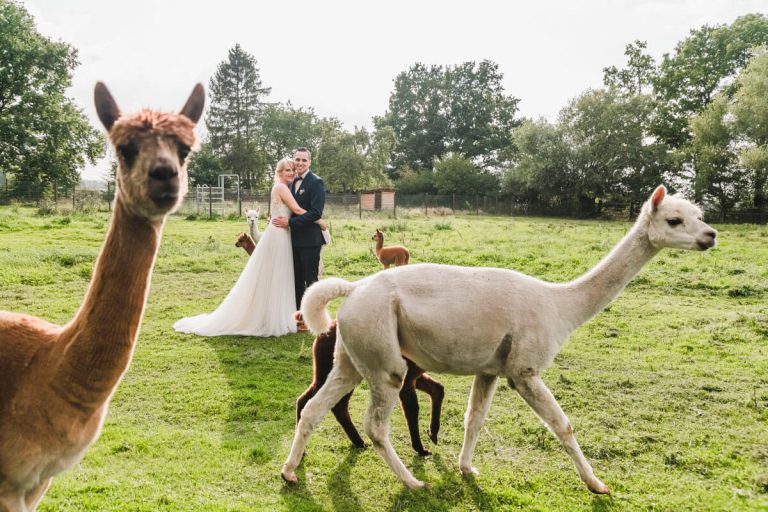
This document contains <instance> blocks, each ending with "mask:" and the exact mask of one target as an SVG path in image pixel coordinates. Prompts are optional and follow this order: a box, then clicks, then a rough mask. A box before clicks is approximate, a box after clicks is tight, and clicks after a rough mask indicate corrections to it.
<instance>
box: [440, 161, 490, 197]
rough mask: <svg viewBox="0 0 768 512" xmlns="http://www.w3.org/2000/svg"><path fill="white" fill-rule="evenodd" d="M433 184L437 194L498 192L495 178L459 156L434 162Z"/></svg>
mask: <svg viewBox="0 0 768 512" xmlns="http://www.w3.org/2000/svg"><path fill="white" fill-rule="evenodd" d="M434 184H435V187H437V193H438V194H459V195H475V194H479V195H485V194H488V193H493V192H497V191H498V190H499V182H498V178H497V177H496V176H494V175H492V174H490V173H488V172H483V171H481V170H480V169H478V168H477V166H476V165H475V164H473V163H472V161H471V160H469V159H467V158H465V157H463V156H459V155H447V156H446V157H445V158H443V159H441V160H437V161H436V162H435V172H434Z"/></svg>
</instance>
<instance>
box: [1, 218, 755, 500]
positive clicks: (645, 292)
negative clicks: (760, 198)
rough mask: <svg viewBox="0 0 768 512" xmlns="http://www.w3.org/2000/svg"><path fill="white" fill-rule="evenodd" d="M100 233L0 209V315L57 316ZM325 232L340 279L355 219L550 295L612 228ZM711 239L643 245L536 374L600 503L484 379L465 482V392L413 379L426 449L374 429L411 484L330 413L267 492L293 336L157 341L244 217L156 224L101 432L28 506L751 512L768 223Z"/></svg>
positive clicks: (494, 224)
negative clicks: (136, 317)
mask: <svg viewBox="0 0 768 512" xmlns="http://www.w3.org/2000/svg"><path fill="white" fill-rule="evenodd" d="M107 222H108V217H107V215H106V214H94V215H93V216H83V215H78V214H73V215H70V216H66V217H61V216H37V215H35V212H34V210H31V209H30V210H28V209H24V208H12V207H3V208H0V307H2V309H6V310H11V311H18V312H27V313H31V314H34V315H38V316H41V317H43V318H45V319H47V320H50V321H54V322H60V323H63V322H66V321H68V320H69V319H70V318H71V317H72V315H73V314H74V313H75V311H76V310H77V308H78V306H79V304H80V302H81V300H82V297H83V294H84V292H85V289H86V287H87V284H88V279H89V278H90V272H91V267H92V265H93V261H94V258H95V256H96V254H97V252H98V249H99V247H100V245H101V242H102V239H103V236H104V231H105V229H106V225H107ZM332 223H333V237H334V242H333V245H331V246H330V247H328V248H327V250H326V251H325V253H324V254H325V264H326V275H333V276H341V277H345V278H349V279H358V278H360V277H362V276H365V275H368V274H370V273H372V272H375V271H377V270H378V269H379V265H378V264H377V261H376V259H375V256H374V254H373V250H372V249H373V242H372V241H371V235H372V233H373V230H374V228H375V227H380V228H382V229H383V230H384V232H385V235H386V243H387V244H403V245H405V246H406V247H408V248H409V249H410V251H411V261H412V262H414V263H415V262H426V261H429V262H438V263H451V264H459V265H474V266H493V267H507V268H515V269H517V270H520V271H523V272H526V273H528V274H531V275H534V276H537V277H539V278H542V279H546V280H551V281H563V280H569V279H572V278H574V277H576V276H578V275H580V274H581V273H583V272H584V271H586V270H587V269H588V268H590V267H592V266H593V265H594V264H596V263H597V261H599V259H600V258H601V257H603V256H604V255H605V254H606V253H607V252H608V251H609V250H610V248H611V247H612V246H613V245H614V244H615V243H616V242H617V241H618V240H619V239H620V238H621V237H622V236H623V234H624V233H625V232H626V230H627V229H628V227H629V224H627V223H620V222H597V221H575V220H559V219H539V218H508V217H479V218H478V217H474V216H472V217H442V218H439V219H434V218H429V219H425V218H416V217H414V218H410V219H398V220H394V219H390V220H387V219H384V220H382V219H368V220H363V221H360V220H348V219H332ZM717 227H718V229H719V230H720V245H719V247H718V248H717V249H715V250H713V251H710V252H707V253H691V252H673V251H665V252H662V253H661V254H660V255H659V256H658V257H657V258H656V259H655V260H654V261H652V262H651V263H650V264H649V265H648V266H647V267H646V268H645V269H644V270H643V271H642V272H641V273H640V274H639V275H638V276H637V278H635V280H634V281H633V282H632V283H631V284H630V285H629V286H628V288H627V289H626V290H625V291H624V292H623V293H622V294H621V295H620V296H619V298H618V299H617V300H616V301H615V302H614V303H613V304H612V305H611V306H610V307H609V308H607V309H606V311H604V312H602V313H600V314H599V315H598V316H597V317H595V318H594V319H593V320H591V321H590V322H588V323H587V324H586V325H584V326H583V327H581V328H580V329H578V330H577V331H576V332H575V333H574V335H573V336H572V338H571V340H570V341H569V343H568V344H567V345H566V346H565V348H564V349H563V351H562V352H561V354H560V355H559V356H558V357H557V359H556V360H555V363H554V365H553V366H552V367H551V368H550V369H549V370H547V371H546V372H545V374H544V380H545V381H546V382H547V384H548V385H549V387H550V388H551V390H552V392H553V393H554V394H555V396H556V397H557V399H558V401H559V402H560V404H561V406H562V407H563V409H564V410H565V412H566V413H567V414H568V416H569V418H570V419H571V422H572V423H573V425H574V427H575V430H576V435H577V438H578V440H579V442H580V443H581V445H582V448H583V450H584V452H585V454H586V456H587V458H588V459H589V460H590V462H591V463H592V465H593V467H594V469H595V473H596V475H597V476H598V477H599V478H601V479H602V480H603V481H605V482H606V484H608V486H609V487H611V489H612V490H613V495H612V496H611V497H597V496H593V495H592V494H590V493H589V491H587V490H586V488H585V487H584V486H583V485H582V484H581V482H580V481H579V479H578V477H577V475H576V472H575V471H574V469H573V466H572V464H571V461H570V459H569V458H568V456H567V455H566V453H565V451H564V450H563V449H562V447H561V446H560V445H559V443H558V442H557V441H556V440H555V439H554V437H553V436H552V435H551V434H550V433H549V432H548V431H547V430H546V429H545V428H544V427H543V426H542V425H541V424H540V423H539V421H538V420H537V419H536V418H535V417H534V415H533V413H532V412H531V410H530V409H529V408H528V407H527V406H526V405H525V404H524V403H523V402H522V400H521V399H520V398H519V397H518V396H517V395H516V394H515V393H514V392H513V391H511V390H510V389H509V388H508V387H507V386H506V385H504V386H499V390H498V392H497V394H496V397H495V399H494V401H493V405H492V407H491V411H490V413H489V416H488V420H487V423H486V426H485V427H484V429H483V431H482V433H481V436H480V440H479V442H478V446H477V450H476V454H475V464H476V465H477V467H478V468H479V469H480V471H481V475H480V476H479V477H477V478H474V479H465V478H462V477H461V476H460V474H459V471H458V465H457V462H456V461H457V456H458V453H459V450H460V448H461V441H462V435H463V427H462V421H463V420H462V418H463V413H464V408H465V404H466V401H467V396H468V392H469V387H470V383H471V378H468V377H454V376H449V375H435V377H436V378H438V379H439V380H440V381H442V382H443V383H444V384H445V386H446V391H447V397H446V401H445V405H444V412H443V423H442V430H441V432H440V444H439V445H437V446H429V444H428V445H427V446H428V447H429V448H430V449H431V450H432V451H433V455H432V456H431V457H429V458H427V459H421V458H419V457H417V456H416V455H415V454H414V453H413V451H412V450H411V449H410V445H409V439H408V434H407V429H406V428H405V425H404V421H403V419H402V415H400V414H399V413H398V412H397V411H396V412H395V414H394V415H393V425H392V438H393V443H394V445H395V449H396V450H397V451H398V452H399V454H400V455H401V457H402V458H403V461H404V462H405V464H406V465H407V466H408V467H409V468H410V469H411V470H412V471H413V472H414V473H415V475H416V476H417V477H418V478H421V479H425V480H426V481H428V482H429V483H430V487H429V488H428V489H426V490H421V491H409V490H406V489H405V488H404V487H403V486H401V485H400V484H399V483H398V481H397V480H396V479H395V477H394V475H393V474H392V472H391V471H390V470H389V468H388V467H387V466H386V465H385V463H384V462H383V460H382V459H381V458H379V457H378V456H377V455H376V454H375V453H374V452H373V451H372V450H371V449H368V450H356V449H353V448H352V447H351V445H350V443H349V442H348V440H347V439H346V437H345V436H344V434H343V432H342V431H341V429H340V427H338V425H337V424H336V423H335V421H334V420H333V418H332V416H330V415H329V416H328V417H327V418H326V419H325V420H324V421H323V422H322V424H321V425H320V427H319V428H318V430H317V431H316V433H315V435H313V436H312V438H311V440H310V443H309V445H308V449H307V454H306V456H305V458H304V461H303V463H302V465H301V466H300V467H299V469H298V474H299V478H300V484H299V485H298V486H296V487H286V486H285V485H284V484H283V483H282V481H281V479H280V476H279V471H280V466H281V464H282V462H283V461H284V459H285V457H286V456H287V454H288V450H289V447H290V443H291V440H292V437H293V427H294V400H295V398H296V397H297V396H298V395H299V394H300V393H301V392H302V391H303V390H304V388H305V387H306V386H307V384H308V383H309V381H310V379H311V373H312V369H311V354H310V347H311V342H312V337H311V336H310V335H308V334H301V335H300V334H296V335H289V336H284V337H281V338H269V339H258V338H248V337H234V336H232V337H218V338H201V337H196V336H190V335H183V334H179V333H176V332H174V331H173V329H172V328H171V325H172V324H173V322H174V321H175V320H177V319H179V318H181V317H183V316H187V315H191V314H195V313H199V312H204V311H210V310H212V309H214V308H215V307H216V306H217V305H218V303H219V302H220V301H221V299H222V298H223V297H224V295H225V294H226V292H227V291H228V290H229V288H230V287H231V286H232V284H233V283H234V282H235V280H236V279H237V276H238V274H239V272H240V270H241V269H242V267H243V264H244V263H245V253H244V252H243V251H242V250H240V249H236V248H235V247H234V241H235V237H236V234H237V233H238V232H239V231H241V230H244V229H245V228H246V225H245V221H243V220H240V221H237V220H219V221H216V222H211V221H204V220H183V219H180V218H172V219H170V220H169V222H168V224H167V227H166V230H165V235H164V240H163V243H162V247H161V249H160V254H159V257H158V260H157V266H156V269H155V274H154V277H153V282H152V290H151V293H150V296H149V303H148V306H147V311H146V316H145V318H144V322H143V325H142V329H141V333H140V336H139V341H138V344H137V347H136V352H135V356H134V359H133V363H132V365H131V368H130V369H129V371H128V372H127V374H126V376H125V378H124V380H123V382H122V383H121V385H120V387H119V388H118V390H117V392H116V393H115V395H114V398H113V400H112V404H111V407H110V412H109V416H108V418H107V421H106V424H105V426H104V430H103V432H102V435H101V437H100V439H99V440H98V441H97V442H96V443H95V444H94V445H93V446H92V447H91V449H90V450H89V451H88V453H87V455H86V457H85V459H84V460H83V462H82V463H80V464H78V465H77V466H75V467H74V468H72V469H71V470H69V471H67V472H65V473H63V474H62V475H60V476H59V477H57V478H55V479H54V483H53V485H52V487H51V489H50V490H49V492H48V494H47V496H46V497H45V499H44V500H43V502H42V505H41V506H40V509H39V510H42V511H49V512H52V511H81V510H93V511H158V510H162V511H192V510H200V511H225V510H226V511H246V510H302V511H304V510H306V511H314V510H337V511H345V510H350V511H351V510H388V511H398V510H425V511H427V510H429V511H432V510H437V511H441V510H461V511H463V510H516V509H524V510H534V511H563V512H565V511H579V510H593V511H622V512H623V511H627V510H630V511H635V510H642V511H646V510H654V511H656V510H663V511H681V510H682V511H684V510H695V511H734V510H768V306H767V305H766V304H768V302H767V301H766V299H767V298H768V228H767V227H765V226H749V225H745V226H717ZM334 304H336V303H334ZM477 307H482V305H473V304H468V305H467V308H477ZM420 399H421V401H422V422H421V423H422V429H423V430H426V428H427V418H426V414H427V410H428V407H427V403H428V402H427V399H426V397H425V395H422V394H420ZM366 406H367V388H366V386H365V384H363V385H362V386H361V387H360V388H359V389H358V390H357V391H356V392H355V396H354V397H353V399H352V416H353V418H354V420H355V422H356V424H357V425H358V426H359V428H360V429H362V423H363V416H364V411H365V408H366ZM423 438H424V440H425V441H426V442H427V443H428V439H427V437H426V435H424V436H423Z"/></svg>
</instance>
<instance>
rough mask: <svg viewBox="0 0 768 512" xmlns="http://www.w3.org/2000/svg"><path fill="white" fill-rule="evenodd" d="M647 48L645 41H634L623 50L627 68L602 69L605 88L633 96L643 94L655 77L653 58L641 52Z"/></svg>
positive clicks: (611, 67)
mask: <svg viewBox="0 0 768 512" xmlns="http://www.w3.org/2000/svg"><path fill="white" fill-rule="evenodd" d="M646 48H648V43H646V42H645V41H640V40H636V41H635V42H634V43H630V44H628V45H627V46H626V47H625V48H624V55H626V56H627V67H626V68H624V69H618V68H617V67H616V66H610V67H607V68H603V83H604V84H605V85H606V87H609V88H612V89H615V90H618V91H621V92H622V93H624V94H627V95H630V96H634V95H638V94H644V93H647V92H650V91H648V90H647V89H648V88H649V87H650V86H651V85H652V83H653V79H654V77H655V76H656V63H655V61H654V60H653V57H651V56H650V55H648V54H647V53H643V50H645V49H646Z"/></svg>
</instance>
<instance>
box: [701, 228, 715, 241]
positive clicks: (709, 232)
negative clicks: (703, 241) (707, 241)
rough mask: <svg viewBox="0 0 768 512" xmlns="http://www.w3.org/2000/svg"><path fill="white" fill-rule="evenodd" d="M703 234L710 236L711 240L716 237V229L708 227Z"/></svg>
mask: <svg viewBox="0 0 768 512" xmlns="http://www.w3.org/2000/svg"><path fill="white" fill-rule="evenodd" d="M704 235H705V236H708V237H711V238H712V240H714V239H715V238H717V231H715V230H714V229H710V230H709V231H707V232H706V233H704Z"/></svg>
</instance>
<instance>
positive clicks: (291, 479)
mask: <svg viewBox="0 0 768 512" xmlns="http://www.w3.org/2000/svg"><path fill="white" fill-rule="evenodd" d="M280 476H281V477H282V478H283V480H285V482H286V483H288V484H295V483H298V481H299V479H298V478H296V473H294V472H293V471H290V470H288V469H285V467H283V470H282V471H281V472H280Z"/></svg>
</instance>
